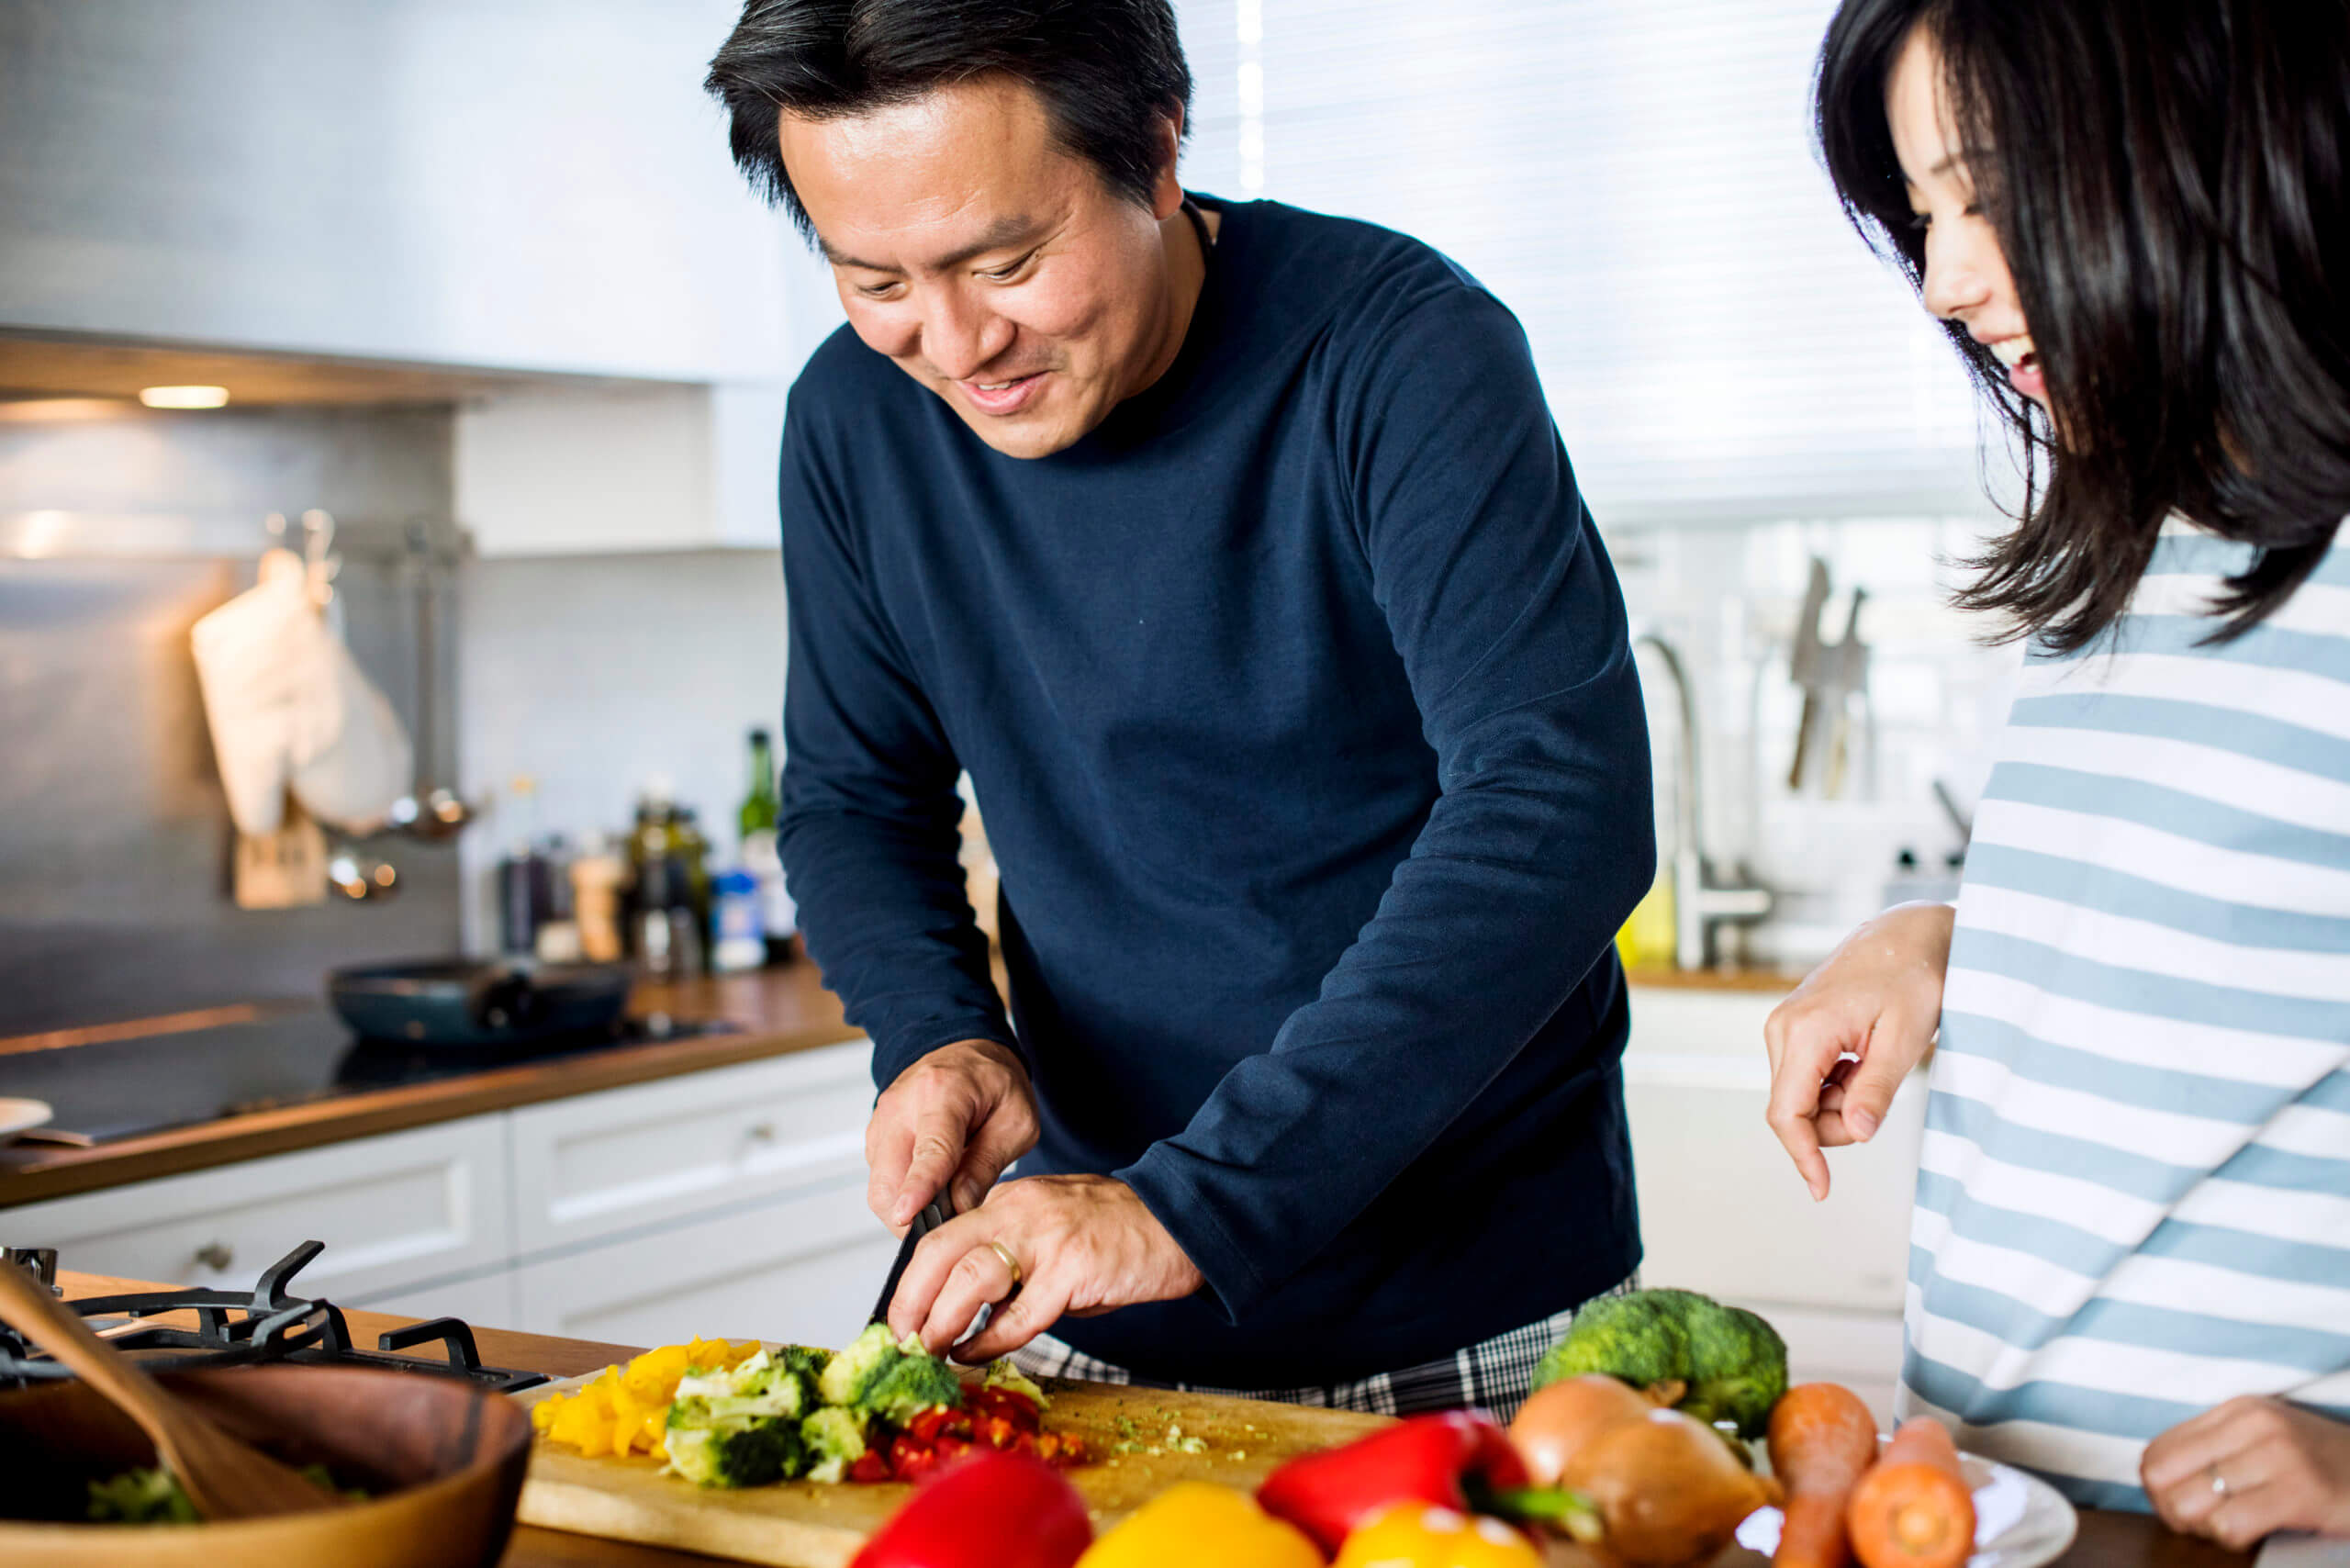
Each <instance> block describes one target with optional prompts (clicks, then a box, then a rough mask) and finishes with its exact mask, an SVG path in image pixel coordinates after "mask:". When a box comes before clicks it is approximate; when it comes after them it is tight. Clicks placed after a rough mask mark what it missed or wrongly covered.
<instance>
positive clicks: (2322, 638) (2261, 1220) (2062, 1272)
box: [1901, 522, 2350, 1510]
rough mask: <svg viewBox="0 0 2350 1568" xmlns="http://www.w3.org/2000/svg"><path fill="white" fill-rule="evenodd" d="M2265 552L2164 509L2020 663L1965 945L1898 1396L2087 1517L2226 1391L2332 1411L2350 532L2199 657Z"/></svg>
mask: <svg viewBox="0 0 2350 1568" xmlns="http://www.w3.org/2000/svg"><path fill="white" fill-rule="evenodd" d="M2249 560H2250V549H2249V547H2248V546H2245V545H2241V544H2237V543H2231V542H2228V541H2225V540H2221V539H2218V538H2216V537H2214V536H2211V535H2209V534H2205V533H2201V532H2198V531H2196V530H2193V529H2191V528H2188V527H2187V526H2186V525H2184V524H2180V523H2176V522H2175V523H2173V524H2172V525H2171V526H2170V527H2169V528H2166V529H2165V532H2164V536H2163V538H2162V539H2161V541H2160V542H2159V543H2158V544H2157V547H2156V549H2155V553H2154V560H2153V563H2152V565H2151V566H2149V567H2148V570H2147V575H2146V577H2145V579H2144V581H2143V583H2142V584H2141V585H2140V587H2139V588H2138V591H2137V593H2136V595H2135V597H2134V598H2133V599H2132V603H2131V607H2130V610H2129V612H2128V614H2127V615H2126V616H2124V617H2123V618H2122V619H2121V621H2120V622H2117V624H2116V625H2115V626H2114V627H2112V628H2110V629H2109V631H2108V633H2106V634H2105V635H2104V636H2103V637H2101V638H2099V639H2098V642H2097V643H2095V644H2092V646H2091V647H2090V648H2089V649H2087V650H2086V651H2084V652H2083V653H2081V654H2078V655H2069V656H2056V655H2048V654H2046V653H2045V652H2041V651H2036V652H2035V653H2034V655H2033V656H2032V657H2031V659H2030V660H2029V661H2028V662H2027V664H2026V666H2025V670H2024V676H2023V683H2022V688H2021V689H2020V693H2019V695H2018V696H2017V699H2016V702H2015V707H2014V710H2013V711H2012V712H2011V713H2010V715H2009V721H2008V728H2007V731H2006V733H2005V734H2004V735H2003V736H2002V739H2001V746H2000V754H1999V760H1998V764H1997V767H1996V768H1995V770H1994V771H1993V773H1992V775H1991V780H1990V784H1989V787H1988V789H1987V790H1986V794H1985V798H1984V801H1983V804H1982V807H1981V810H1980V811H1979V812H1978V813H1977V815H1976V818H1975V840H1974V844H1973V846H1972V847H1971V848H1970V850H1969V852H1968V855H1967V864H1966V880H1965V885H1964V889H1963V890H1962V891H1961V894H1960V897H1959V902H1958V919H1957V927H1956V931H1955V933H1954V934H1953V937H1952V941H1951V955H1950V971H1949V980H1948V984H1947V987H1946V989H1945V991H1944V992H1943V1004H1942V1005H1943V1011H1942V1037H1941V1044H1940V1046H1939V1047H1938V1049H1937V1051H1936V1054H1935V1058H1934V1062H1933V1067H1932V1076H1931V1085H1932V1094H1931V1098H1930V1101H1929V1103H1928V1106H1927V1113H1926V1136H1925V1145H1924V1150H1923V1154H1922V1158H1921V1160H1920V1168H1919V1177H1918V1206H1917V1211H1916V1217H1915V1221H1914V1224H1913V1228H1912V1230H1911V1236H1910V1254H1909V1289H1908V1355H1907V1359H1906V1361H1905V1364H1904V1367H1903V1372H1902V1382H1903V1385H1904V1386H1903V1390H1902V1394H1901V1401H1902V1406H1903V1410H1904V1413H1905V1414H1908V1413H1924V1414H1931V1415H1937V1416H1940V1417H1943V1418H1944V1419H1946V1420H1948V1421H1950V1422H1951V1423H1952V1424H1953V1426H1955V1427H1956V1428H1958V1431H1959V1440H1960V1442H1961V1443H1962V1445H1964V1446H1965V1447H1968V1448H1971V1449H1974V1450H1976V1451H1978V1452H1982V1453H1985V1454H1988V1455H1990V1456H1992V1457H1994V1458H1997V1459H2003V1460H2006V1461H2008V1462H2012V1463H2018V1464H2022V1465H2025V1466H2028V1467H2030V1468H2031V1469H2033V1470H2036V1471H2039V1472H2041V1473H2043V1474H2045V1475H2047V1476H2048V1477H2049V1478H2050V1479H2051V1480H2053V1481H2054V1482H2056V1483H2057V1484H2059V1485H2060V1486H2062V1487H2063V1488H2064V1489H2065V1491H2066V1492H2067V1493H2068V1494H2069V1495H2071V1496H2072V1497H2073V1498H2074V1499H2075V1501H2076V1502H2082V1503H2087V1504H2090V1505H2094V1506H2100V1507H2121V1508H2136V1509H2141V1510H2143V1509H2144V1508H2145V1507H2146V1499H2145V1494H2144V1493H2143V1490H2142V1489H2141V1488H2140V1486H2139V1483H2138V1462H2139V1458H2140V1455H2141V1452H2142V1450H2143V1449H2144V1447H2145V1444H2146V1441H2147V1439H2151V1438H2153V1437H2154V1436H2155V1435H2156V1434H2157V1433H2159V1432H2161V1431H2163V1430H2165V1429H2166V1428H2170V1427H2173V1426H2176V1425H2177V1423H2179V1422H2180V1421H2183V1420H2185V1419H2187V1418H2188V1417H2190V1416H2193V1415H2195V1414H2196V1413H2198V1412H2199V1411H2201V1410H2204V1409H2208V1408H2209V1407H2210V1406H2213V1405H2216V1404H2218V1403H2220V1402H2221V1401H2222V1400H2225V1399H2228V1398H2231V1397H2233V1396H2234V1395H2236V1394H2276V1395H2281V1396H2283V1397H2286V1398H2288V1399H2291V1400H2294V1401H2296V1402H2299V1403H2301V1404H2304V1405H2308V1406H2312V1407H2315V1408H2318V1409H2320V1410H2322V1411H2324V1412H2325V1413H2327V1414H2330V1415H2333V1416H2337V1417H2344V1418H2350V526H2345V531H2344V532H2341V533H2338V534H2337V535H2336V537H2335V542H2334V547H2333V551H2332V553H2331V554H2328V555H2327V557H2326V558H2325V560H2324V561H2323V562H2322V564H2321V565H2320V566H2319V567H2318V570H2317V573H2316V576H2315V577H2313V578H2312V579H2311V580H2310V581H2309V582H2308V583H2307V584H2306V585H2304V586H2303V587H2302V588H2300V590H2299V591H2298V592H2297V593H2295V594H2294V596H2293V597H2292V598H2291V599H2289V600H2288V601H2287V603H2286V604H2285V605H2284V606H2283V607H2282V608H2281V609H2280V610H2278V611H2277V612H2276V613H2275V614H2272V615H2271V616H2269V617H2268V619H2267V620H2266V621H2265V622H2262V623H2261V624H2260V625H2259V626H2258V627H2257V628H2255V630H2254V631H2252V632H2251V633H2248V634H2246V635H2245V636H2244V637H2242V638H2239V639H2237V640H2236V641H2234V642H2230V643H2222V644H2206V643H2205V642H2204V641H2203V639H2204V638H2205V637H2206V636H2208V635H2209V634H2210V632H2211V631H2212V629H2213V627H2214V625H2215V622H2213V621H2211V620H2210V618H2209V614H2208V606H2209V605H2210V602H2211V599H2212V598H2213V596H2214V594H2215V593H2216V592H2217V591H2218V589H2219V587H2220V579H2221V577H2224V576H2226V575H2227V574H2229V573H2231V572H2235V571H2241V570H2243V569H2244V566H2245V565H2246V564H2247V563H2248V561H2249Z"/></svg>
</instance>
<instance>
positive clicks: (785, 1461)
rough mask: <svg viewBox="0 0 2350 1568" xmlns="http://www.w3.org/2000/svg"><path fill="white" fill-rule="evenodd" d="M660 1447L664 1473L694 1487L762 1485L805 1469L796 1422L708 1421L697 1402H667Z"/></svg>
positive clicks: (757, 1419)
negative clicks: (666, 1467) (663, 1453)
mask: <svg viewBox="0 0 2350 1568" xmlns="http://www.w3.org/2000/svg"><path fill="white" fill-rule="evenodd" d="M661 1443H662V1447H664V1448H665V1449H666V1450H668V1452H669V1468H670V1469H671V1470H673V1471H675V1472H676V1473H677V1474H679V1475H682V1476H684V1477H685V1478H686V1479H687V1480H688V1481H690V1482H692V1483H693V1484H695V1485H697V1486H764V1485H766V1484H767V1483H769V1482H771V1481H783V1480H788V1479H789V1478H790V1477H792V1476H795V1475H798V1474H800V1473H802V1472H803V1471H805V1470H806V1469H807V1467H808V1455H807V1451H806V1449H805V1447H804V1446H803V1445H802V1443H801V1442H800V1427H799V1424H798V1423H797V1422H794V1421H789V1420H780V1419H775V1418H771V1417H768V1418H763V1417H744V1416H726V1417H720V1416H714V1415H712V1414H711V1409H710V1402H709V1401H707V1400H703V1399H696V1398H688V1399H679V1400H676V1401H673V1402H672V1403H671V1405H670V1406H669V1420H668V1429H667V1430H666V1432H664V1433H663V1434H662V1439H661Z"/></svg>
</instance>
